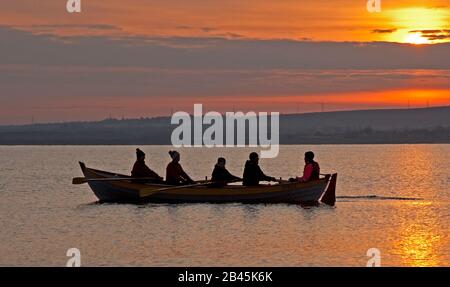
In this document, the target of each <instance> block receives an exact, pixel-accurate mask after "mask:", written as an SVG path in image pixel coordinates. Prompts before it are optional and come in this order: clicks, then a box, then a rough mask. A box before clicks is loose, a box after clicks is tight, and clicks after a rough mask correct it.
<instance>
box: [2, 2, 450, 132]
mask: <svg viewBox="0 0 450 287" xmlns="http://www.w3.org/2000/svg"><path fill="white" fill-rule="evenodd" d="M64 2H65V1H50V0H41V1H31V0H28V1H26V0H22V1H8V2H6V3H4V2H1V4H0V54H1V55H2V56H1V57H0V86H1V91H0V101H1V105H0V124H22V123H29V122H30V121H31V118H33V119H34V121H35V122H53V121H75V120H100V119H104V118H106V117H108V116H109V115H110V114H111V115H112V116H114V117H117V118H121V117H127V118H132V117H133V118H134V117H142V116H157V115H169V114H170V113H171V111H176V110H185V111H191V110H192V105H193V103H203V104H204V105H205V108H206V109H211V110H217V111H220V112H225V111H232V110H233V109H235V110H243V111H247V110H254V111H259V110H261V111H279V112H284V113H292V112H309V111H321V110H345V109H365V108H389V107H404V108H406V107H408V106H409V107H422V106H438V105H450V60H449V58H450V57H449V55H450V7H449V6H448V4H449V3H448V1H414V0H412V1H403V0H399V1H382V12H381V13H368V12H367V10H366V7H365V3H364V2H365V1H354V0H341V1H298V0H296V1H293V0H292V1H291V0H284V1H275V0H258V1H256V0H249V1H237V0H228V1H200V0H190V1H183V3H180V2H179V1H172V0H166V1H143V0H139V1H138V0H130V1H119V0H109V1H82V13H80V14H68V13H67V12H65V3H64ZM394 2H395V3H394Z"/></svg>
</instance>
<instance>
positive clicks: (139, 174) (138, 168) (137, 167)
mask: <svg viewBox="0 0 450 287" xmlns="http://www.w3.org/2000/svg"><path fill="white" fill-rule="evenodd" d="M131 176H132V177H135V178H146V180H145V181H150V182H162V181H163V178H162V177H161V176H159V175H158V174H157V173H156V172H154V171H153V170H151V169H150V168H149V167H148V166H147V164H145V153H144V152H143V151H141V150H140V149H138V148H137V149H136V162H135V163H134V165H133V169H132V170H131Z"/></svg>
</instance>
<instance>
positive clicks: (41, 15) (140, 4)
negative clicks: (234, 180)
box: [0, 0, 450, 42]
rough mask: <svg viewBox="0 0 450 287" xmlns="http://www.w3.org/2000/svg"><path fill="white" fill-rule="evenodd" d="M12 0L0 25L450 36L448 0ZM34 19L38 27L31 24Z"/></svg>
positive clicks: (323, 37)
mask: <svg viewBox="0 0 450 287" xmlns="http://www.w3.org/2000/svg"><path fill="white" fill-rule="evenodd" d="M9 2H10V3H7V4H3V3H2V6H5V7H2V9H1V10H0V24H2V25H12V26H21V27H22V28H23V29H32V30H35V31H39V30H41V32H44V33H47V32H49V31H50V32H52V33H58V34H64V35H68V34H86V33H89V34H105V33H107V34H116V35H124V34H126V35H132V34H133V35H136V34H138V35H160V36H161V35H162V36H174V35H177V36H205V37H209V36H223V37H246V38H262V39H267V38H271V39H273V38H277V39H278V38H289V39H312V40H315V41H396V42H421V41H425V40H424V39H425V38H424V37H422V35H420V33H419V35H418V36H419V37H418V36H417V35H415V33H410V32H411V31H416V30H441V32H440V33H441V34H440V36H441V39H435V40H431V41H430V40H429V41H425V42H444V41H450V39H449V38H448V37H446V38H444V39H442V37H445V36H448V34H449V32H448V29H450V27H449V26H450V25H449V21H450V7H449V6H448V4H449V3H448V1H447V0H431V1H430V0H427V1H425V0H396V1H382V2H381V3H382V12H381V13H369V12H368V11H367V10H366V6H365V1H359V0H341V1H329V0H303V1H298V0H283V1H274V0H247V1H241V0H227V1H219V0H209V1H202V0H190V1H176V0H164V1H162V0H161V1H154V0H153V1H151V0H147V1H145V0H144V1H143V0H127V1H123V0H108V1H86V0H85V1H82V13H81V14H70V15H69V14H68V13H65V3H64V2H65V1H53V0H40V1H30V0H28V1H9ZM88 24H102V25H111V26H114V27H116V28H118V29H117V30H114V29H103V30H95V29H83V28H82V27H80V25H88ZM33 25H34V26H35V27H31V26H33ZM36 25H46V26H47V27H42V26H41V27H36ZM48 25H59V27H53V28H51V27H49V26H48ZM61 25H65V27H61ZM68 25H78V27H69V26H68ZM445 30H447V31H445ZM389 31H392V32H389ZM410 34H413V35H412V36H411V35H410ZM417 38H418V39H417Z"/></svg>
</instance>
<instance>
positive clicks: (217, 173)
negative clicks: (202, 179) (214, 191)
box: [211, 157, 242, 186]
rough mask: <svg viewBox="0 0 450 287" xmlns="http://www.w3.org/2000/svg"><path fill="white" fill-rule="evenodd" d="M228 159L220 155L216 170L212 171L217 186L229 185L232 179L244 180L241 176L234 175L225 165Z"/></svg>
mask: <svg viewBox="0 0 450 287" xmlns="http://www.w3.org/2000/svg"><path fill="white" fill-rule="evenodd" d="M225 164H226V160H225V158H223V157H219V158H218V159H217V163H216V165H215V166H214V170H213V172H212V178H211V180H212V181H213V183H214V185H215V186H223V185H227V183H228V182H230V181H239V180H242V179H241V178H240V177H237V176H234V175H232V174H231V173H230V172H229V171H228V170H227V169H226V167H225Z"/></svg>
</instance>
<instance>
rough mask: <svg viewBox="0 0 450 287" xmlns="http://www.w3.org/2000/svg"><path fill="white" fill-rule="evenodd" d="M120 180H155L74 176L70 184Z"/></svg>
mask: <svg viewBox="0 0 450 287" xmlns="http://www.w3.org/2000/svg"><path fill="white" fill-rule="evenodd" d="M122 180H155V178H152V177H139V178H136V177H104V178H85V177H74V178H72V184H83V183H87V182H90V181H122Z"/></svg>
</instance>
